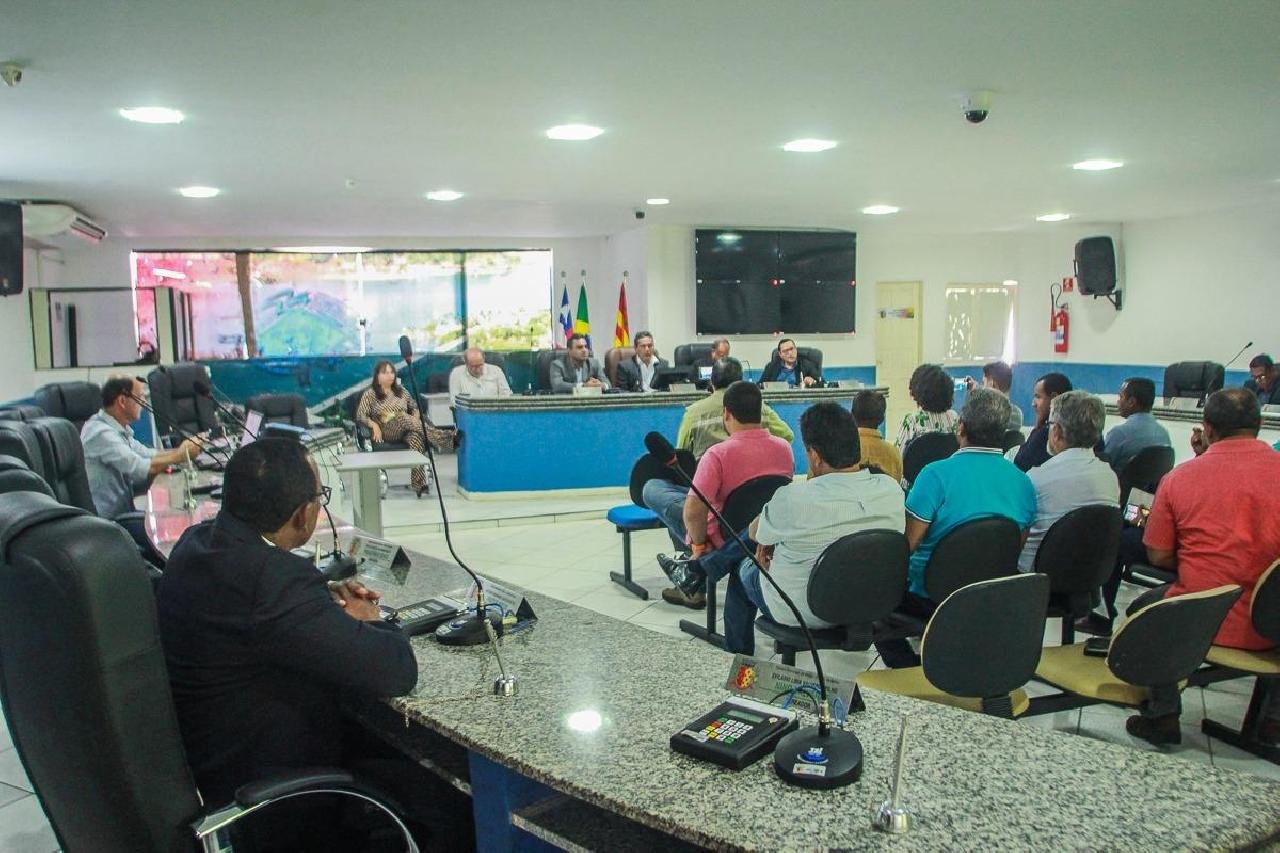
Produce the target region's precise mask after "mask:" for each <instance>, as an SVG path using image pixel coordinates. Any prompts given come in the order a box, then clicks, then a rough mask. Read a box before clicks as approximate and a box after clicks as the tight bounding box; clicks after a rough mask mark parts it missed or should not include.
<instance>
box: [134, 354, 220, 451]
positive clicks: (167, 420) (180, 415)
mask: <svg viewBox="0 0 1280 853" xmlns="http://www.w3.org/2000/svg"><path fill="white" fill-rule="evenodd" d="M208 381H209V372H208V371H207V370H205V368H204V366H203V365H199V364H175V365H172V366H171V367H157V368H156V369H155V370H153V371H151V372H150V373H148V374H147V387H148V388H150V390H151V408H152V409H153V410H154V411H155V419H156V433H157V434H158V435H159V436H160V439H161V441H162V442H163V443H164V444H166V445H168V446H172V447H177V446H178V445H179V444H180V443H181V442H182V435H181V433H180V432H179V431H178V428H179V427H180V428H181V429H182V430H185V431H186V432H187V433H190V434H195V433H199V432H204V431H205V430H208V429H212V428H213V427H214V426H215V425H216V424H217V422H218V419H217V417H216V412H215V409H214V406H213V400H211V399H210V398H209V397H206V396H204V395H202V394H198V393H196V389H195V384H196V383H197V382H205V383H207V382H208Z"/></svg>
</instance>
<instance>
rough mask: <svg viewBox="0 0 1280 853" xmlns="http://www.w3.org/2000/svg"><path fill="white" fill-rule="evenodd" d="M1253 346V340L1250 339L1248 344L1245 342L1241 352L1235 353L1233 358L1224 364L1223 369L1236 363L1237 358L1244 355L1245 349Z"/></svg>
mask: <svg viewBox="0 0 1280 853" xmlns="http://www.w3.org/2000/svg"><path fill="white" fill-rule="evenodd" d="M1251 346H1253V341H1249V343H1247V344H1245V345H1244V346H1242V347H1240V352H1238V353H1236V354H1235V355H1233V356H1231V360H1230V361H1228V362H1227V363H1226V364H1224V365H1222V369H1223V370H1226V369H1227V368H1228V367H1230V366H1231V365H1233V364H1235V363H1236V359H1238V358H1239V357H1240V356H1242V355H1244V351H1245V350H1247V349H1248V348H1249V347H1251Z"/></svg>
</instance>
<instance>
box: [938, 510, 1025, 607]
mask: <svg viewBox="0 0 1280 853" xmlns="http://www.w3.org/2000/svg"><path fill="white" fill-rule="evenodd" d="M1021 553H1022V531H1021V530H1020V529H1019V528H1018V524H1017V522H1015V521H1013V520H1012V519H1009V518H1005V517H1004V516H1003V515H990V516H987V517H986V518H975V519H974V520H973V521H966V522H965V523H964V524H960V525H957V526H956V527H955V528H954V529H952V530H951V531H950V532H948V533H947V535H946V536H943V537H942V540H941V541H940V542H938V544H937V545H935V546H934V548H933V553H932V554H930V555H929V563H928V565H926V566H925V569H924V588H925V592H927V593H928V594H929V600H930V601H943V600H945V599H946V597H947V596H948V595H950V594H951V593H953V592H955V591H956V590H957V589H959V588H960V587H962V586H968V585H969V584H972V583H978V582H979V581H985V580H991V579H993V578H999V577H1004V576H1005V575H1012V574H1016V573H1017V571H1018V555H1019V554H1021Z"/></svg>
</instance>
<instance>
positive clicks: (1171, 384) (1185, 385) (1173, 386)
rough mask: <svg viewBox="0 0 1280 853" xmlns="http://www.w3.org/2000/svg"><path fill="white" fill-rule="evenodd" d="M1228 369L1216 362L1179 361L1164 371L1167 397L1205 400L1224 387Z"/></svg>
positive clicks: (1165, 394)
mask: <svg viewBox="0 0 1280 853" xmlns="http://www.w3.org/2000/svg"><path fill="white" fill-rule="evenodd" d="M1225 377H1226V369H1225V368H1224V367H1223V366H1222V365H1221V364H1218V363H1217V362H1215V361H1179V362H1175V363H1174V364H1171V365H1169V366H1168V367H1166V368H1165V369H1164V389H1163V391H1164V396H1165V397H1198V398H1200V399H1202V400H1203V399H1204V398H1205V397H1206V396H1208V395H1209V394H1212V393H1213V392H1214V391H1217V390H1218V389H1219V388H1221V387H1222V382H1223V379H1224V378H1225Z"/></svg>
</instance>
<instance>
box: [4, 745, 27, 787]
mask: <svg viewBox="0 0 1280 853" xmlns="http://www.w3.org/2000/svg"><path fill="white" fill-rule="evenodd" d="M0 783H3V784H5V785H11V786H13V787H15V788H21V789H22V790H24V791H33V790H35V789H34V788H32V787H31V780H29V779H28V778H27V771H26V770H24V769H23V767H22V760H21V759H20V758H18V750H16V749H13V748H9V749H6V750H5V751H4V752H0Z"/></svg>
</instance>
